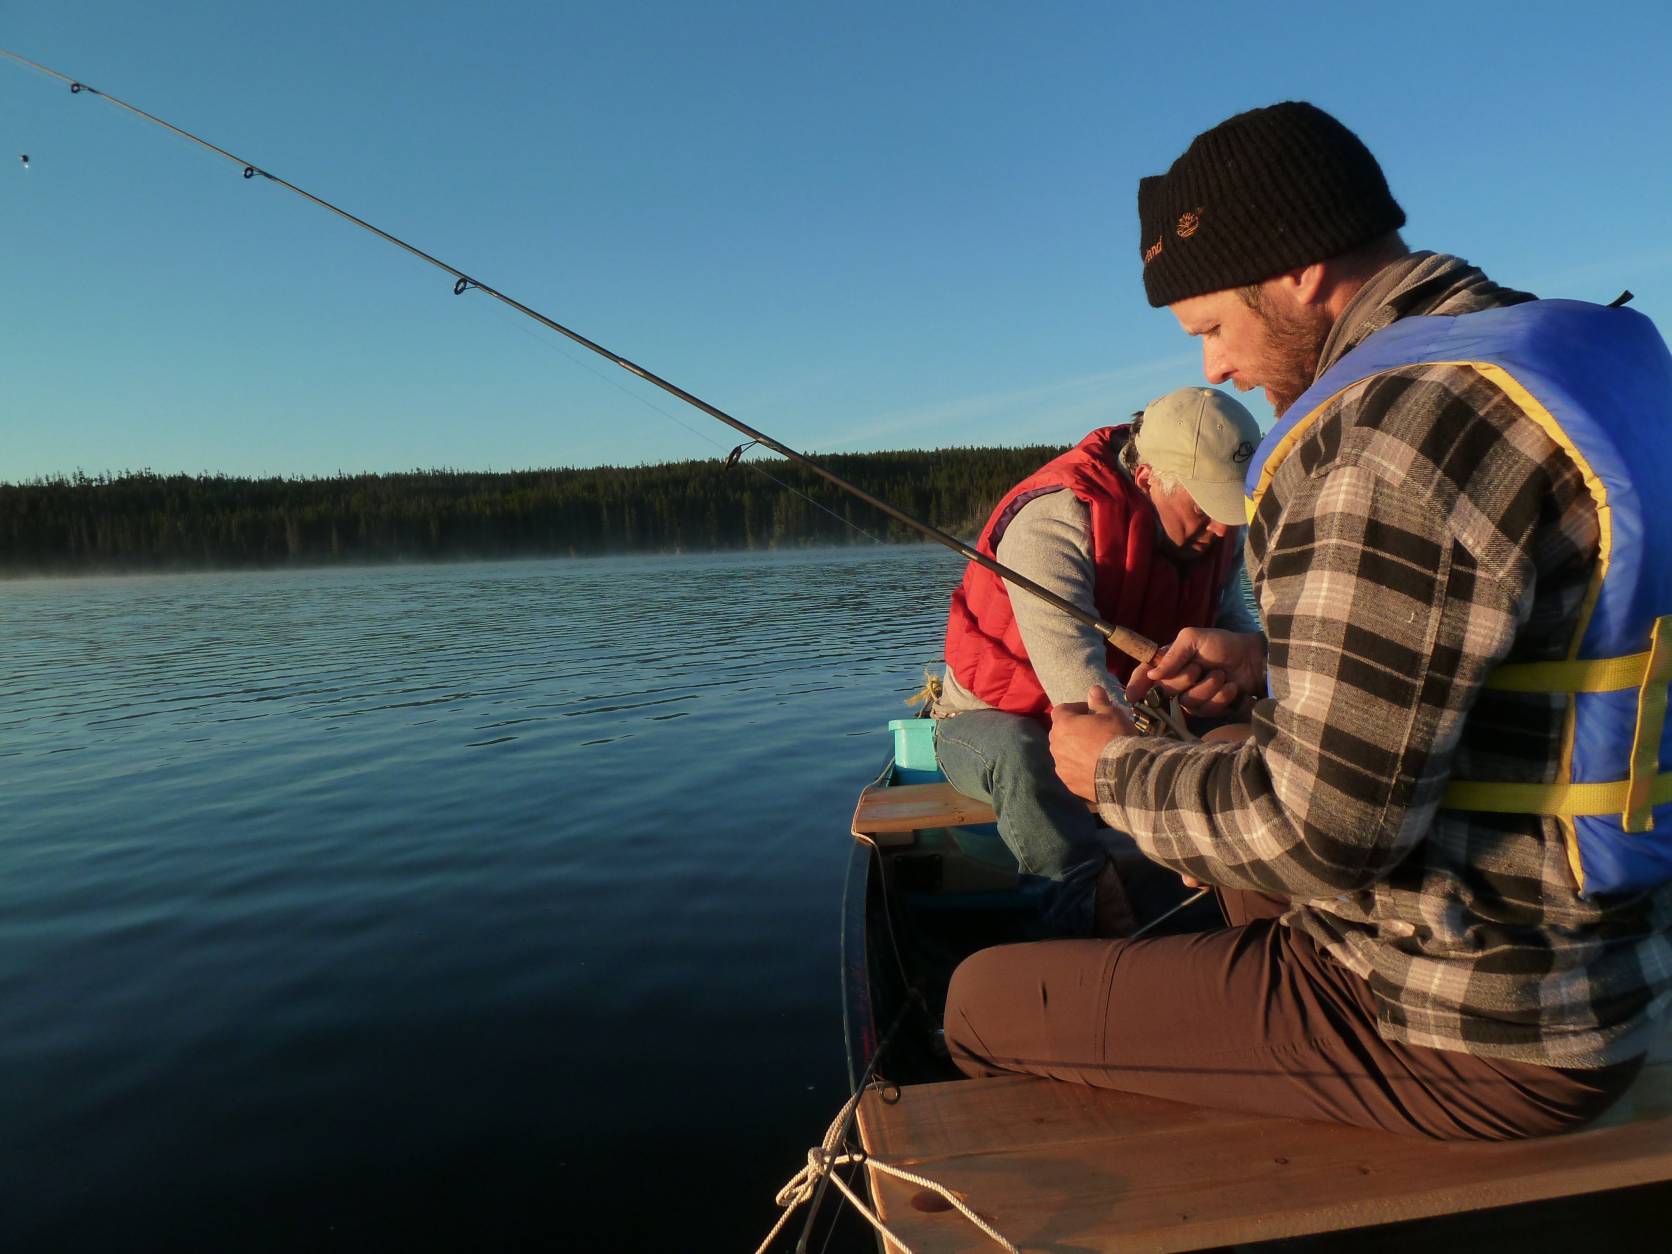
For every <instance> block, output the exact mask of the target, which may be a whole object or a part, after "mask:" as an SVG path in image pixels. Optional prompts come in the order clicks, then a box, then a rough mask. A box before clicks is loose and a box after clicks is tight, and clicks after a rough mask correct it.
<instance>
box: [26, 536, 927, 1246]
mask: <svg viewBox="0 0 1672 1254" xmlns="http://www.w3.org/2000/svg"><path fill="white" fill-rule="evenodd" d="M958 572H959V563H958V561H957V559H955V558H953V557H951V556H950V555H948V554H946V553H944V552H943V551H940V550H937V549H869V548H868V549H860V550H854V551H851V552H849V551H824V552H815V553H798V554H786V555H740V556H725V557H683V558H649V559H631V560H628V559H623V560H600V561H572V562H528V563H502V564H491V565H488V564H484V565H463V566H443V567H395V568H378V569H367V570H354V571H312V572H282V573H260V574H228V575H214V576H180V577H147V578H136V579H92V580H60V581H48V580H42V581H22V582H13V583H6V584H0V625H3V628H4V633H3V636H0V640H3V644H0V650H3V653H0V656H3V657H4V661H5V665H4V666H3V667H0V784H3V790H0V797H3V798H4V809H5V819H4V825H3V827H0V1074H4V1076H5V1077H6V1081H5V1083H4V1084H0V1127H3V1128H5V1129H6V1134H5V1136H4V1137H3V1138H0V1180H4V1181H7V1182H8V1183H7V1185H6V1186H5V1190H4V1191H5V1192H6V1193H7V1195H8V1197H9V1198H12V1199H22V1202H21V1204H17V1203H16V1202H13V1201H10V1200H9V1201H8V1202H6V1203H5V1204H4V1205H0V1241H5V1240H8V1239H15V1238H18V1237H23V1238H27V1239H28V1240H30V1241H31V1242H34V1243H37V1244H41V1245H46V1246H57V1247H60V1248H63V1247H70V1246H91V1245H94V1244H101V1243H103V1244H110V1243H112V1242H115V1243H118V1244H119V1245H120V1247H121V1248H124V1249H135V1248H153V1247H154V1248H164V1247H167V1248H174V1249H179V1248H186V1247H192V1246H197V1247H214V1246H220V1247H230V1248H239V1249H253V1248H274V1249H279V1248H285V1249H290V1248H296V1247H297V1246H299V1245H301V1244H303V1243H304V1242H306V1243H308V1244H314V1243H321V1242H327V1241H334V1240H340V1241H342V1242H343V1243H345V1244H347V1243H350V1242H352V1243H357V1244H359V1245H361V1246H364V1245H365V1244H366V1243H368V1242H370V1243H372V1244H374V1245H395V1244H399V1245H400V1246H402V1247H404V1248H408V1249H462V1248H482V1247H484V1246H487V1245H493V1244H496V1243H497V1244H499V1245H504V1244H505V1243H507V1242H514V1241H517V1240H520V1239H523V1238H527V1239H528V1240H530V1241H532V1242H535V1243H538V1244H540V1245H545V1246H558V1245H565V1244H568V1245H575V1246H579V1247H582V1248H584V1247H598V1248H603V1247H604V1246H606V1245H609V1244H615V1245H618V1246H638V1247H644V1248H693V1247H696V1246H709V1245H712V1246H714V1247H716V1248H720V1247H725V1248H736V1247H738V1246H741V1245H744V1244H746V1243H750V1242H752V1241H754V1240H758V1239H759V1236H760V1235H761V1234H762V1233H764V1231H765V1230H766V1227H767V1225H768V1223H769V1222H770V1219H771V1218H772V1216H773V1214H774V1213H775V1212H774V1210H773V1208H772V1205H771V1194H772V1192H773V1191H774V1189H775V1188H776V1187H777V1185H778V1184H779V1183H780V1182H781V1181H782V1179H783V1178H786V1177H787V1176H788V1175H789V1174H790V1173H791V1172H792V1171H793V1170H794V1169H795V1167H796V1166H797V1165H798V1163H799V1162H801V1161H803V1160H804V1152H805V1146H806V1145H807V1144H809V1143H811V1142H812V1141H814V1140H816V1139H817V1137H818V1136H819V1134H820V1133H821V1132H822V1130H823V1127H824V1125H825V1123H826V1122H827V1121H828V1119H829V1116H830V1115H831V1114H832V1113H833V1112H834V1110H835V1108H836V1106H837V1105H838V1104H839V1103H840V1101H841V1100H842V1098H843V1097H844V1096H845V1092H844V1086H843V1078H842V1077H843V1068H842V1060H841V1045H840V1033H839V1020H840V1012H839V1007H838V1004H837V964H836V926H837V910H838V904H839V903H838V897H839V893H840V883H841V874H842V868H843V866H844V864H845V860H846V857H847V837H846V835H845V832H846V825H847V817H848V813H849V812H850V810H851V807H852V802H853V797H854V794H855V793H856V791H857V789H858V788H859V787H860V785H861V784H863V783H864V782H865V781H866V780H867V779H868V778H869V773H870V772H872V771H874V768H875V767H876V765H877V764H878V763H879V762H880V760H881V759H882V757H883V755H884V753H885V752H886V737H885V734H884V732H883V730H882V728H883V724H884V723H885V722H886V720H887V719H889V718H893V717H898V716H899V715H900V714H901V713H903V712H904V710H905V707H904V706H903V705H901V704H900V703H901V701H902V699H903V697H904V696H905V695H906V694H908V693H910V692H912V691H914V690H915V689H916V688H917V687H918V686H919V684H920V682H921V672H922V667H923V665H924V664H926V663H928V662H930V661H932V660H933V659H934V658H935V657H936V656H937V655H938V653H939V649H940V634H941V629H942V627H943V625H944V622H945V605H946V593H947V592H948V591H949V590H950V587H951V584H952V582H953V581H954V580H955V579H956V578H957V575H958ZM645 1178H655V1179H657V1180H658V1181H659V1183H658V1184H657V1185H656V1193H657V1196H658V1197H659V1198H660V1199H662V1200H660V1201H658V1202H656V1203H655V1204H646V1197H645V1195H644V1193H643V1191H642V1190H643V1188H644V1186H643V1183H642V1182H643V1180H644V1179H645Z"/></svg>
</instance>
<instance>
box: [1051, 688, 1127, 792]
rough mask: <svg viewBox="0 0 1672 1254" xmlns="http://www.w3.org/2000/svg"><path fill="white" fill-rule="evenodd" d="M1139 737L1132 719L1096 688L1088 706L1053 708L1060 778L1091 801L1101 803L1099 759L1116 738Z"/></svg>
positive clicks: (1053, 747) (1054, 752) (1053, 748)
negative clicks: (1098, 800) (1098, 796)
mask: <svg viewBox="0 0 1672 1254" xmlns="http://www.w3.org/2000/svg"><path fill="white" fill-rule="evenodd" d="M1132 735H1136V730H1135V729H1134V728H1133V726H1132V720H1131V719H1129V718H1127V717H1126V715H1124V714H1122V713H1121V712H1120V711H1119V710H1117V709H1116V708H1115V705H1114V703H1113V702H1112V701H1110V700H1109V694H1108V693H1107V692H1104V691H1103V689H1102V688H1098V687H1094V688H1092V689H1091V691H1090V692H1088V693H1086V699H1085V702H1084V704H1082V703H1080V702H1078V701H1071V702H1067V703H1065V704H1063V705H1053V706H1052V707H1051V756H1052V757H1053V758H1055V759H1056V763H1057V775H1058V776H1060V777H1061V779H1062V782H1063V783H1065V784H1067V785H1068V791H1069V792H1071V793H1073V794H1074V795H1075V796H1077V797H1084V798H1085V799H1086V800H1087V801H1096V800H1097V759H1098V758H1100V757H1102V756H1103V749H1104V747H1105V746H1106V745H1107V744H1108V743H1109V742H1110V741H1111V740H1113V739H1114V738H1115V737H1116V736H1132Z"/></svg>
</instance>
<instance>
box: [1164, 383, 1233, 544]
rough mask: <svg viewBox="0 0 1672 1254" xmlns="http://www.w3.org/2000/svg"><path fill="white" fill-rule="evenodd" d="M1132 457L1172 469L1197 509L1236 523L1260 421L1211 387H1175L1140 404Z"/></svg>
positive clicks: (1220, 520)
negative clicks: (1142, 407) (1145, 404)
mask: <svg viewBox="0 0 1672 1254" xmlns="http://www.w3.org/2000/svg"><path fill="white" fill-rule="evenodd" d="M1135 442H1136V444H1137V446H1138V447H1137V452H1138V460H1139V461H1140V462H1147V463H1148V464H1149V465H1151V466H1153V467H1155V469H1157V470H1160V471H1165V472H1166V473H1167V474H1170V475H1175V476H1177V478H1178V481H1179V482H1180V483H1181V484H1183V485H1184V489H1185V491H1187V492H1189V493H1190V495H1191V498H1192V499H1193V500H1194V501H1195V502H1196V504H1197V505H1199V506H1201V508H1202V512H1203V513H1204V514H1206V515H1207V516H1208V517H1209V518H1211V519H1213V520H1214V521H1215V522H1222V523H1229V524H1231V525H1233V526H1237V527H1240V526H1242V525H1244V524H1245V523H1247V521H1248V510H1247V507H1246V506H1245V505H1244V504H1243V487H1242V485H1243V479H1244V477H1245V476H1246V475H1247V474H1248V463H1249V461H1250V459H1252V458H1253V456H1254V450H1255V449H1257V448H1259V447H1260V424H1259V423H1257V422H1255V421H1254V415H1253V414H1251V413H1249V412H1248V411H1247V410H1246V409H1244V408H1243V407H1242V402H1240V401H1238V400H1237V399H1236V398H1235V397H1232V396H1227V395H1226V394H1225V393H1223V392H1219V391H1215V390H1214V389H1213V388H1180V389H1179V390H1178V391H1176V392H1169V393H1167V395H1165V396H1163V397H1160V398H1159V399H1157V400H1153V401H1151V402H1150V403H1149V404H1148V405H1147V406H1146V407H1145V408H1144V420H1143V422H1142V423H1141V424H1140V425H1139V427H1138V434H1137V436H1136V437H1135Z"/></svg>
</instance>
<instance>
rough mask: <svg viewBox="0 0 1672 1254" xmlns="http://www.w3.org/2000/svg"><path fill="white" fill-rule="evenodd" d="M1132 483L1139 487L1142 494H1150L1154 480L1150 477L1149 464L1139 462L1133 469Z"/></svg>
mask: <svg viewBox="0 0 1672 1254" xmlns="http://www.w3.org/2000/svg"><path fill="white" fill-rule="evenodd" d="M1132 482H1133V483H1135V484H1137V485H1138V490H1139V491H1140V492H1148V491H1149V490H1150V484H1151V483H1152V482H1153V479H1152V478H1151V476H1150V468H1149V463H1148V462H1139V463H1138V464H1137V465H1136V466H1134V467H1133V468H1132Z"/></svg>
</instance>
